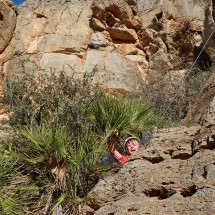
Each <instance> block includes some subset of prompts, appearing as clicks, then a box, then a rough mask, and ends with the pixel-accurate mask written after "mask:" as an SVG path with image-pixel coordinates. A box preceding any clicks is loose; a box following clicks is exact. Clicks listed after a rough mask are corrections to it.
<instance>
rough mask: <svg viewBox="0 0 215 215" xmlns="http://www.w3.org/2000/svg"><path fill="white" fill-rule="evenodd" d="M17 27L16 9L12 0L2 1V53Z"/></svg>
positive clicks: (0, 14)
mask: <svg viewBox="0 0 215 215" xmlns="http://www.w3.org/2000/svg"><path fill="white" fill-rule="evenodd" d="M15 27H16V11H15V9H14V5H13V3H12V2H11V1H10V0H6V1H5V0H1V1H0V53H1V52H2V51H3V50H4V49H5V48H6V46H7V45H8V44H9V42H10V40H11V38H12V36H13V32H14V29H15Z"/></svg>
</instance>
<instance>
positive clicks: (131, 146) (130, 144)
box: [110, 133, 140, 164]
mask: <svg viewBox="0 0 215 215" xmlns="http://www.w3.org/2000/svg"><path fill="white" fill-rule="evenodd" d="M117 139H118V134H117V133H115V134H114V136H113V138H112V141H111V144H110V153H111V154H112V155H113V157H114V158H116V159H117V160H118V161H119V162H120V163H121V164H125V163H126V162H127V161H129V157H130V156H131V155H132V154H133V153H134V152H136V151H137V150H138V149H139V147H140V142H139V140H138V139H137V138H136V137H128V138H127V139H126V140H125V141H124V149H125V152H126V155H122V154H121V153H120V152H119V151H118V150H117V149H116V143H117Z"/></svg>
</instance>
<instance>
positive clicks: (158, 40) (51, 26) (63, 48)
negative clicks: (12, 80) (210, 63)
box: [0, 0, 206, 91]
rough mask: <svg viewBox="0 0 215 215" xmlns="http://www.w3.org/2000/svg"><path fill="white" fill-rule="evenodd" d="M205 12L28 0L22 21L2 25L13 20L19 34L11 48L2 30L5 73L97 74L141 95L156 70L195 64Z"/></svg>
mask: <svg viewBox="0 0 215 215" xmlns="http://www.w3.org/2000/svg"><path fill="white" fill-rule="evenodd" d="M6 7H8V6H6ZM6 7H5V8H6ZM205 7H206V3H205V1H194V0H192V1H170V0H166V1H163V0H162V1H161V0H153V1H136V0H132V1H130V0H127V1H126V0H117V1H116V0H111V1H97V0H95V1H92V0H58V1H56V0H55V1H54V0H43V1H41V0H36V1H35V0H27V1H26V2H25V3H23V4H22V5H21V6H19V7H18V8H17V14H18V15H17V21H16V16H15V15H14V14H15V13H14V11H11V13H13V15H11V16H13V20H14V21H11V19H10V17H9V16H8V18H7V17H6V16H5V18H4V20H3V21H4V23H13V24H11V30H10V37H11V35H12V32H13V29H14V26H15V24H16V29H15V31H14V33H13V38H12V40H11V41H10V43H9V40H8V38H10V37H9V36H7V30H6V28H3V31H2V32H4V33H3V35H4V36H5V38H7V41H6V42H5V44H7V45H8V46H7V48H6V49H5V50H4V52H2V53H1V54H0V68H1V69H0V74H3V75H9V74H10V73H12V72H19V71H21V72H22V71H23V70H26V71H27V72H32V71H37V72H40V71H44V72H48V73H49V72H50V71H51V70H52V71H53V70H55V71H58V72H59V71H62V70H64V71H65V72H66V73H67V74H68V75H71V74H72V73H73V72H74V71H75V72H76V73H77V74H79V75H82V74H83V73H84V72H92V71H96V73H95V77H94V81H96V82H99V83H100V84H102V85H104V86H106V87H108V88H115V89H123V90H126V91H133V90H137V89H138V87H139V86H140V85H141V84H142V83H144V82H145V80H146V78H147V77H148V75H149V74H150V73H152V74H155V73H154V71H158V72H159V71H161V70H172V69H174V70H175V69H178V68H179V67H181V66H182V64H184V63H185V64H186V63H189V62H191V61H192V60H193V52H194V47H198V46H199V45H200V44H201V42H202V37H201V33H202V31H204V20H205ZM1 10H3V9H1ZM9 20H10V21H9ZM7 29H8V28H7ZM8 43H9V44H8ZM4 47H5V45H4ZM153 70H154V71H153Z"/></svg>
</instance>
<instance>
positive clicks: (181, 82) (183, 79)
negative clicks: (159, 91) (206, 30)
mask: <svg viewBox="0 0 215 215" xmlns="http://www.w3.org/2000/svg"><path fill="white" fill-rule="evenodd" d="M214 31H215V28H214V29H213V30H212V31H211V34H210V35H209V37H208V39H207V41H206V43H205V44H204V46H203V47H202V49H201V51H200V52H199V54H198V56H197V58H196V59H195V61H194V62H193V64H192V65H191V67H190V68H189V70H188V72H187V73H186V75H185V76H184V77H183V78H182V80H181V81H180V83H179V85H178V87H177V88H176V90H175V94H174V96H173V98H172V99H171V101H170V103H169V105H168V106H167V108H166V109H165V111H164V113H163V117H165V115H166V114H167V112H168V111H169V109H170V106H171V105H172V103H173V101H174V100H175V99H176V97H177V95H178V93H179V90H180V89H181V87H182V85H183V84H184V81H185V80H186V79H187V77H188V76H189V75H190V73H191V71H192V69H193V67H194V66H195V64H196V62H197V61H198V59H199V57H200V56H201V54H202V52H203V51H204V49H205V47H206V45H207V43H208V42H209V40H210V38H211V36H212V35H213V33H214Z"/></svg>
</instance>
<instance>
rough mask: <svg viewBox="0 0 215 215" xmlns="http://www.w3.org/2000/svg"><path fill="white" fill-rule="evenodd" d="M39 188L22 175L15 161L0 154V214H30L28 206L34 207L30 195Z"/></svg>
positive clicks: (7, 155)
mask: <svg viewBox="0 0 215 215" xmlns="http://www.w3.org/2000/svg"><path fill="white" fill-rule="evenodd" d="M38 191H39V188H38V187H37V186H36V185H35V184H33V183H32V182H31V181H30V178H29V177H28V176H27V175H25V174H23V172H22V167H21V166H19V165H18V163H17V160H15V159H14V158H13V157H12V156H10V155H9V154H8V153H6V152H1V153H0V214H3V215H25V214H30V213H31V211H30V210H29V206H30V205H31V206H33V205H34V199H33V198H32V194H34V195H37V193H38Z"/></svg>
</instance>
